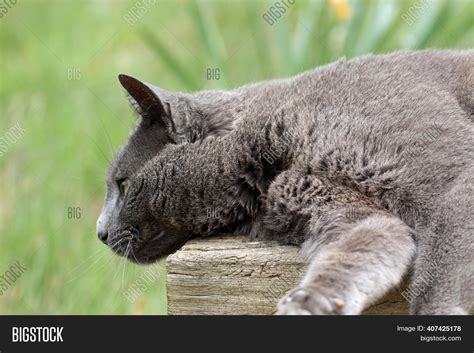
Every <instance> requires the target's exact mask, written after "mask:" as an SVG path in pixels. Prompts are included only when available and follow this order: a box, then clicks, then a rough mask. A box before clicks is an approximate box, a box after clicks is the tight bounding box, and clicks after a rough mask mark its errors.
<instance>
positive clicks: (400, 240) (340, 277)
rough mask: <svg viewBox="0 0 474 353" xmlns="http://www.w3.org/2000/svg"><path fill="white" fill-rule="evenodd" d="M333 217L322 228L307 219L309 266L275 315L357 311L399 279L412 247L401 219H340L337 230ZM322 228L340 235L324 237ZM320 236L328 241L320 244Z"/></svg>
mask: <svg viewBox="0 0 474 353" xmlns="http://www.w3.org/2000/svg"><path fill="white" fill-rule="evenodd" d="M337 222H338V221H337V219H335V220H334V222H333V224H330V223H327V225H328V226H327V227H324V226H323V227H321V225H320V224H318V223H319V222H318V221H313V222H310V225H309V232H313V233H314V235H315V236H314V237H312V238H309V240H307V241H306V243H305V244H304V246H303V250H305V249H306V251H307V252H308V253H309V254H308V256H309V259H310V265H309V268H308V270H307V273H306V275H305V277H304V279H303V280H302V282H301V283H300V285H299V286H298V287H297V288H295V289H293V290H291V291H290V292H288V293H287V294H286V295H285V296H284V297H283V298H282V299H281V300H280V302H279V304H278V308H277V314H280V315H299V314H307V315H310V314H359V313H361V312H362V310H363V309H364V308H366V307H367V306H368V305H369V304H370V303H372V302H374V301H375V300H377V299H379V298H380V297H381V296H383V295H384V294H385V293H386V292H387V291H388V290H389V289H391V288H392V287H394V286H396V285H397V284H399V282H400V281H401V280H402V277H403V275H404V274H405V273H406V272H407V270H408V268H409V267H410V265H411V263H412V260H413V257H414V254H415V249H416V246H415V242H414V240H413V237H412V234H411V230H410V228H409V227H408V226H407V225H406V224H405V223H403V222H402V221H401V220H400V219H398V218H396V217H393V216H390V215H386V214H380V213H373V214H371V215H369V216H367V217H364V218H362V219H361V220H359V221H357V222H354V223H351V224H347V223H343V225H341V229H340V230H339V231H338V230H337V227H338V223H337ZM324 231H327V232H329V233H331V232H333V233H334V232H335V233H340V234H338V235H337V236H336V237H333V236H329V237H325V234H324ZM316 235H317V236H316ZM325 238H326V239H330V238H332V240H330V241H329V243H328V244H324V245H323V244H321V240H320V239H325Z"/></svg>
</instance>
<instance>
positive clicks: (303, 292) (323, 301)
mask: <svg viewBox="0 0 474 353" xmlns="http://www.w3.org/2000/svg"><path fill="white" fill-rule="evenodd" d="M344 304H345V303H344V300H343V299H341V298H339V297H338V296H335V295H330V294H329V292H328V291H325V290H322V289H318V288H307V287H298V288H295V289H293V290H291V291H289V292H288V293H287V294H286V295H285V296H284V297H283V298H282V299H281V300H280V302H279V303H278V305H277V312H276V315H341V314H343V313H344V312H343V309H344Z"/></svg>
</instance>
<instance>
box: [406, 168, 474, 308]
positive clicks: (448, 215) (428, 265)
mask: <svg viewBox="0 0 474 353" xmlns="http://www.w3.org/2000/svg"><path fill="white" fill-rule="evenodd" d="M436 206H437V209H438V213H437V214H434V215H433V217H432V219H431V221H430V222H429V224H427V225H426V229H424V230H421V231H420V241H419V245H418V255H417V258H416V260H415V263H414V274H413V279H412V283H411V284H410V286H409V287H408V290H407V293H408V294H409V300H410V302H411V303H410V313H412V314H421V315H459V314H468V313H469V311H470V310H472V307H473V305H474V170H472V171H471V172H470V173H466V175H465V176H464V177H463V176H461V177H459V178H458V182H457V184H456V185H455V186H454V187H453V188H452V189H451V190H450V191H449V192H448V193H447V194H445V195H443V196H442V197H441V198H440V199H439V200H437V205H436Z"/></svg>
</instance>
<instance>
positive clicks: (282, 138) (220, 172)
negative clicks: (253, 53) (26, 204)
mask: <svg viewBox="0 0 474 353" xmlns="http://www.w3.org/2000/svg"><path fill="white" fill-rule="evenodd" d="M119 79H120V82H121V84H122V85H123V87H124V88H125V89H126V90H127V92H128V95H129V100H130V102H131V103H132V105H133V106H134V107H135V109H136V111H137V113H138V114H139V115H140V116H141V119H140V120H139V123H138V125H137V127H136V129H135V130H134V131H133V132H132V134H131V135H130V137H129V139H128V141H127V143H126V144H125V145H124V146H123V147H122V148H121V149H120V150H119V151H118V153H117V155H116V157H115V159H114V161H113V163H112V166H111V168H110V171H109V174H108V178H107V194H106V198H105V205H104V209H103V211H102V214H101V216H100V218H99V220H98V221H97V231H98V236H99V238H100V239H101V240H102V241H103V242H104V243H106V244H108V245H109V246H110V247H111V248H112V250H113V251H114V252H116V253H117V254H120V255H122V256H126V257H127V258H128V259H130V260H131V261H134V262H137V263H151V262H153V261H156V260H158V259H160V258H163V257H164V256H167V255H168V254H171V253H172V252H174V251H176V250H177V249H179V248H180V247H181V246H182V245H183V244H184V243H185V242H186V241H187V240H189V239H190V238H193V237H198V236H209V235H212V234H215V233H222V232H227V233H229V232H231V233H235V234H247V235H248V236H249V237H251V238H258V239H263V240H266V239H272V240H278V241H280V242H282V243H284V244H295V245H299V246H301V248H302V253H303V254H304V256H305V258H306V259H307V261H308V269H307V272H306V275H305V276H304V278H303V279H302V280H301V283H300V285H299V286H298V287H297V288H295V289H293V290H291V291H290V292H288V293H287V294H286V295H285V296H284V298H282V299H281V300H280V302H279V304H278V307H277V313H278V314H359V313H361V311H362V310H363V309H364V308H366V307H367V306H368V305H370V304H371V303H373V302H374V301H376V300H377V299H379V298H380V297H381V296H382V295H383V294H384V293H386V292H387V291H388V290H389V289H391V288H393V287H394V286H397V285H398V284H399V283H400V282H401V280H402V278H403V277H404V276H405V275H410V276H411V285H410V287H409V288H411V289H410V293H411V294H412V295H410V297H409V298H408V300H409V301H410V313H412V314H467V313H468V312H469V311H470V310H471V308H472V305H473V303H474V93H473V86H474V51H473V50H466V51H421V52H400V53H394V54H391V55H375V56H374V55H368V56H365V57H362V58H358V59H354V60H350V61H346V60H345V59H341V60H339V61H337V62H335V63H332V64H329V65H326V66H323V67H320V68H317V69H314V70H312V71H308V72H305V73H302V74H300V75H297V76H295V77H292V78H288V79H277V80H271V81H265V82H260V83H255V84H249V85H245V86H242V87H240V88H237V89H233V90H229V91H203V92H197V93H192V94H185V93H170V92H168V91H165V90H163V89H160V88H157V87H154V86H152V85H150V84H146V83H143V82H140V81H138V80H136V79H134V78H132V77H129V76H125V75H120V77H119ZM210 209H212V210H214V211H215V212H211V214H212V217H210V216H209V214H210V212H209V210H210Z"/></svg>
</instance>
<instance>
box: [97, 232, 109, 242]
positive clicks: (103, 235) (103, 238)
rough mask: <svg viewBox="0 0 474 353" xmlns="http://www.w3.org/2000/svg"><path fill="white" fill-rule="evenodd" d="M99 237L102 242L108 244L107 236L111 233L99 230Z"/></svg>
mask: <svg viewBox="0 0 474 353" xmlns="http://www.w3.org/2000/svg"><path fill="white" fill-rule="evenodd" d="M97 237H98V238H99V239H100V241H101V242H102V243H104V244H107V238H108V237H109V233H107V231H105V230H99V231H98V232H97Z"/></svg>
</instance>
